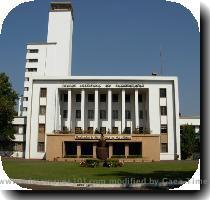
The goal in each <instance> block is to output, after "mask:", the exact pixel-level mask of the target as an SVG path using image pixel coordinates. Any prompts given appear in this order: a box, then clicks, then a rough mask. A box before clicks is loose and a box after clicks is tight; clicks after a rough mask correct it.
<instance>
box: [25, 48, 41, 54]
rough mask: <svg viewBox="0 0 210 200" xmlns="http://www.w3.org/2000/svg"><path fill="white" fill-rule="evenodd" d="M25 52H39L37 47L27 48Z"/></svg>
mask: <svg viewBox="0 0 210 200" xmlns="http://www.w3.org/2000/svg"><path fill="white" fill-rule="evenodd" d="M27 53H39V49H27Z"/></svg>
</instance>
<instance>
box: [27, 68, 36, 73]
mask: <svg viewBox="0 0 210 200" xmlns="http://www.w3.org/2000/svg"><path fill="white" fill-rule="evenodd" d="M26 72H37V68H26Z"/></svg>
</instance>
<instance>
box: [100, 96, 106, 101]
mask: <svg viewBox="0 0 210 200" xmlns="http://www.w3.org/2000/svg"><path fill="white" fill-rule="evenodd" d="M100 102H106V94H101V95H100Z"/></svg>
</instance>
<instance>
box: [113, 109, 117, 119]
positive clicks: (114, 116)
mask: <svg viewBox="0 0 210 200" xmlns="http://www.w3.org/2000/svg"><path fill="white" fill-rule="evenodd" d="M112 118H113V119H118V110H113V111H112Z"/></svg>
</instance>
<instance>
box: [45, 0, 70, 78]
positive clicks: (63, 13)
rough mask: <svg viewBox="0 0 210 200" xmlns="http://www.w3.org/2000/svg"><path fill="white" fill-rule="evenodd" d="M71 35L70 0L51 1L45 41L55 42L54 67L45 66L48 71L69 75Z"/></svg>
mask: <svg viewBox="0 0 210 200" xmlns="http://www.w3.org/2000/svg"><path fill="white" fill-rule="evenodd" d="M72 35H73V8H72V5H71V2H52V3H51V7H50V12H49V22H48V36H47V43H56V49H55V51H56V52H55V57H56V59H55V65H54V67H55V68H56V69H53V70H52V69H51V67H52V66H51V65H50V66H47V68H49V70H48V69H46V70H47V71H48V72H50V71H51V72H52V73H53V71H54V72H55V71H56V73H55V74H57V75H62V76H67V75H69V76H71V62H72ZM49 75H50V74H49Z"/></svg>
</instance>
